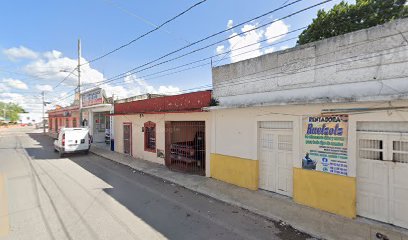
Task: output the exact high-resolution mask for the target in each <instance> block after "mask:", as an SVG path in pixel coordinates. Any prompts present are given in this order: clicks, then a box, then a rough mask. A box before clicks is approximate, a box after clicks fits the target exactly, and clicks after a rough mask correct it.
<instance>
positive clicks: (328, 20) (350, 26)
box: [297, 0, 408, 44]
mask: <svg viewBox="0 0 408 240" xmlns="http://www.w3.org/2000/svg"><path fill="white" fill-rule="evenodd" d="M406 3H407V0H356V4H348V3H346V2H344V1H342V2H340V3H339V4H336V5H334V6H333V8H332V9H330V10H329V11H327V12H326V11H325V10H323V9H321V10H319V11H318V12H317V17H316V18H315V19H313V21H312V23H311V24H310V25H309V26H308V27H307V29H305V30H304V31H303V32H302V33H301V34H300V35H299V40H298V41H297V43H298V44H305V43H309V42H314V41H318V40H322V39H325V38H329V37H334V36H338V35H341V34H345V33H349V32H353V31H357V30H360V29H364V28H369V27H373V26H376V25H379V24H384V23H386V22H388V21H391V20H393V19H397V18H405V17H408V6H407V5H406Z"/></svg>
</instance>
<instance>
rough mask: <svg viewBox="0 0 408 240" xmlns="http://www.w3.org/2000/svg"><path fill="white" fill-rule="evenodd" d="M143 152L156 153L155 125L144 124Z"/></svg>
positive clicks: (150, 123)
mask: <svg viewBox="0 0 408 240" xmlns="http://www.w3.org/2000/svg"><path fill="white" fill-rule="evenodd" d="M144 140H145V151H150V152H156V124H155V123H153V122H150V121H149V122H146V123H145V124H144Z"/></svg>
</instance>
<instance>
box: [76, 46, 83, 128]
mask: <svg viewBox="0 0 408 240" xmlns="http://www.w3.org/2000/svg"><path fill="white" fill-rule="evenodd" d="M77 68H78V95H79V124H80V126H81V127H83V122H82V97H81V39H78V67H77Z"/></svg>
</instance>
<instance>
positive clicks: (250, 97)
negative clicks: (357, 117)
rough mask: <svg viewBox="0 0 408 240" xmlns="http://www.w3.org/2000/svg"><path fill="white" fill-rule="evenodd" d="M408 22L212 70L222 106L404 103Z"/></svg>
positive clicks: (407, 65) (407, 20) (215, 92)
mask: <svg viewBox="0 0 408 240" xmlns="http://www.w3.org/2000/svg"><path fill="white" fill-rule="evenodd" d="M407 60H408V19H402V20H398V21H393V22H390V23H387V24H384V25H381V26H376V27H373V28H369V29H365V30H360V31H356V32H352V33H349V34H345V35H342V36H338V37H334V38H329V39H325V40H322V41H318V42H314V43H309V44H306V45H302V46H297V47H294V48H291V49H287V50H284V51H279V52H274V53H270V54H266V55H263V56H260V57H256V58H252V59H248V60H245V61H241V62H237V63H233V64H229V65H224V66H220V67H216V68H213V70H212V81H213V88H214V91H213V96H214V97H215V98H217V99H218V100H220V104H221V105H223V106H232V105H262V104H269V103H275V104H276V103H278V104H286V103H297V102H303V103H304V102H328V101H331V102H344V101H365V100H376V99H403V98H406V92H407V91H408V77H407V76H408V62H407Z"/></svg>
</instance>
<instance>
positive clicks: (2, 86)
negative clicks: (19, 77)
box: [0, 82, 10, 92]
mask: <svg viewBox="0 0 408 240" xmlns="http://www.w3.org/2000/svg"><path fill="white" fill-rule="evenodd" d="M9 89H10V88H9V87H7V86H6V84H4V83H2V82H0V92H7V91H8V90H9Z"/></svg>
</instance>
